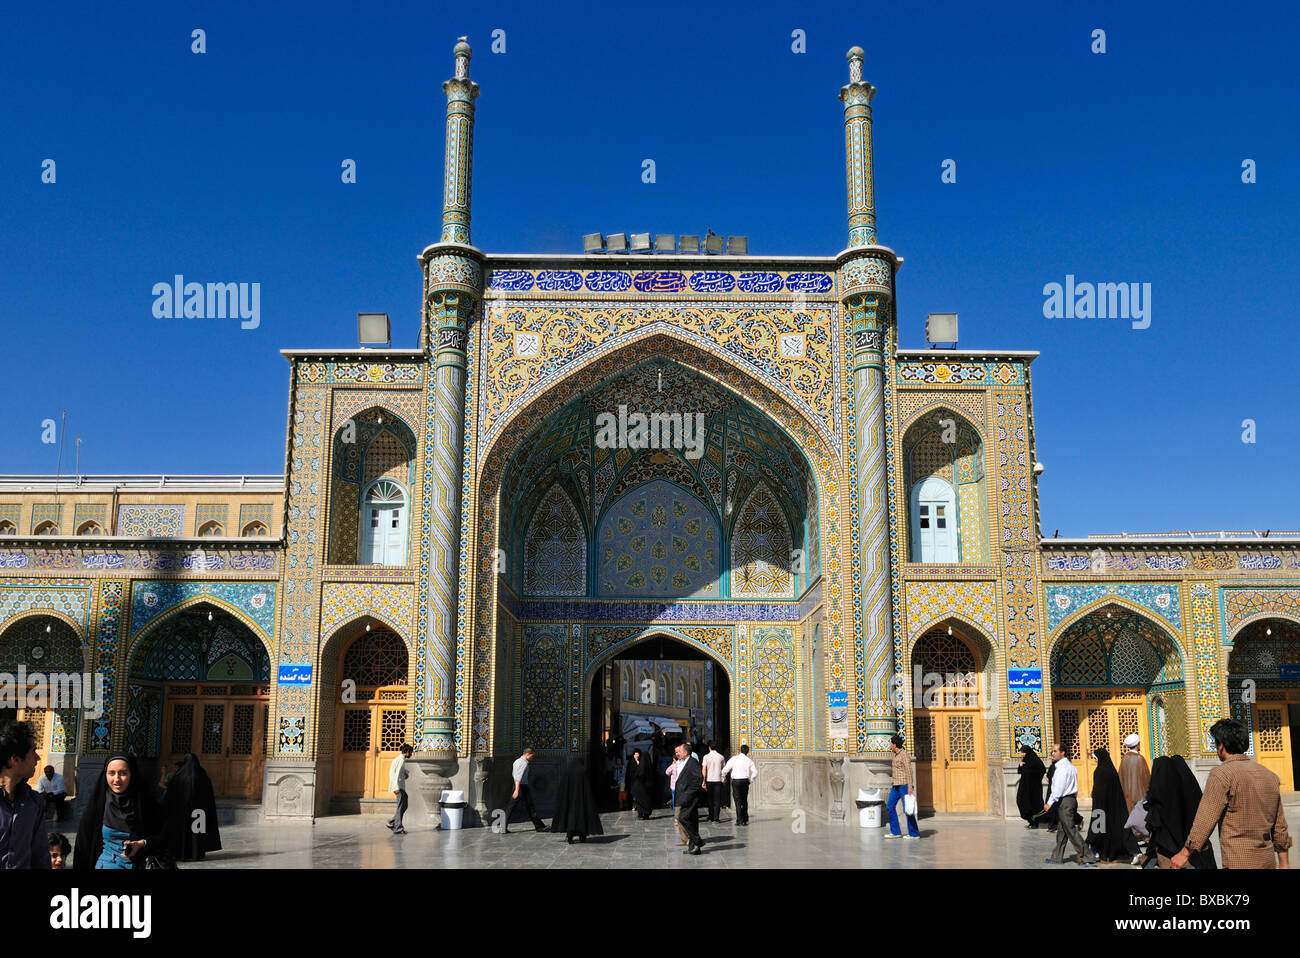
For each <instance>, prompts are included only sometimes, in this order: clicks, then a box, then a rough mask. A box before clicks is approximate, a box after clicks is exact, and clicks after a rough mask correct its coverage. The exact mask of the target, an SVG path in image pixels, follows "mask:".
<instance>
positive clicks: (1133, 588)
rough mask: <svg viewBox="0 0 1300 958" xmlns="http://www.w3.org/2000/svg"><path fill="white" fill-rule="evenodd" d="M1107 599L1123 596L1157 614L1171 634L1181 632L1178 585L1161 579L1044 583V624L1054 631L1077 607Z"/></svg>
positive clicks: (1076, 610) (1084, 606) (1081, 607)
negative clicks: (1143, 581)
mask: <svg viewBox="0 0 1300 958" xmlns="http://www.w3.org/2000/svg"><path fill="white" fill-rule="evenodd" d="M1109 598H1120V599H1127V600H1128V601H1129V602H1132V603H1133V604H1134V605H1138V606H1141V607H1142V608H1144V609H1146V610H1147V611H1149V612H1151V613H1152V614H1153V615H1156V616H1159V617H1160V618H1161V619H1163V620H1164V621H1165V622H1166V623H1168V625H1169V627H1170V628H1171V629H1173V630H1174V634H1175V635H1179V634H1181V632H1182V627H1183V619H1182V609H1181V602H1180V600H1179V592H1178V587H1177V586H1176V585H1173V584H1165V583H1161V582H1155V583H1149V584H1145V583H1144V584H1130V583H1120V582H1105V583H1097V584H1096V585H1075V584H1069V585H1064V584H1060V583H1050V584H1048V585H1047V586H1046V601H1047V627H1048V632H1055V631H1056V630H1057V629H1058V628H1059V627H1060V625H1061V623H1062V622H1064V621H1065V620H1066V619H1067V618H1069V617H1070V616H1073V615H1075V614H1076V613H1078V612H1079V610H1080V609H1084V608H1087V607H1088V606H1090V605H1092V604H1094V603H1096V602H1098V601H1100V600H1102V599H1109Z"/></svg>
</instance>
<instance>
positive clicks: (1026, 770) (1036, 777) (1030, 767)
mask: <svg viewBox="0 0 1300 958" xmlns="http://www.w3.org/2000/svg"><path fill="white" fill-rule="evenodd" d="M1020 755H1021V759H1020V784H1019V785H1017V786H1016V808H1018V809H1020V817H1021V818H1023V819H1024V820H1025V821H1026V822H1028V824H1027V825H1025V827H1026V828H1037V827H1038V826H1039V825H1040V824H1041V825H1046V823H1045V822H1043V821H1042V819H1041V818H1035V816H1039V815H1042V813H1043V773H1044V772H1046V771H1047V769H1046V767H1045V766H1044V765H1043V760H1042V759H1041V758H1039V757H1038V753H1037V752H1035V751H1034V750H1033V749H1032V748H1030V747H1029V746H1028V745H1022V746H1020Z"/></svg>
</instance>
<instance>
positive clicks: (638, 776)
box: [626, 748, 658, 819]
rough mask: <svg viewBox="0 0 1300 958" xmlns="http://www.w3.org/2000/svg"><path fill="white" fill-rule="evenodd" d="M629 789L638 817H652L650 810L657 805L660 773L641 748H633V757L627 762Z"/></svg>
mask: <svg viewBox="0 0 1300 958" xmlns="http://www.w3.org/2000/svg"><path fill="white" fill-rule="evenodd" d="M626 774H627V790H628V792H629V793H630V794H631V796H632V807H633V808H635V809H636V817H637V818H640V819H646V818H649V817H650V810H651V809H653V808H654V807H655V800H656V797H657V795H658V785H657V782H658V773H657V772H656V771H655V768H654V765H653V763H652V762H651V761H650V757H649V756H648V755H647V754H646V753H645V752H643V751H641V749H639V748H638V749H633V750H632V757H631V758H630V759H628V763H627V773H626Z"/></svg>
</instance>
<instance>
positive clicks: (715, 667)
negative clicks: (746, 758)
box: [588, 636, 731, 811]
mask: <svg viewBox="0 0 1300 958" xmlns="http://www.w3.org/2000/svg"><path fill="white" fill-rule="evenodd" d="M588 717H589V722H590V726H589V727H590V730H591V736H590V740H589V747H590V755H591V759H590V760H589V768H590V770H591V775H592V786H593V788H594V789H595V792H596V797H597V803H598V804H599V805H600V806H601V808H602V809H603V810H605V811H612V810H614V809H616V808H618V789H617V788H616V783H615V778H614V772H615V767H616V765H615V763H616V761H617V760H618V759H619V758H622V759H623V760H624V762H626V761H627V758H628V757H629V756H630V755H631V754H632V751H633V750H634V749H637V748H639V749H641V752H642V754H643V755H647V756H650V757H651V760H652V761H653V762H655V764H656V766H657V767H658V768H659V769H660V770H661V771H662V770H663V769H665V768H667V767H668V765H669V764H670V763H671V762H672V751H673V748H674V747H675V746H676V745H677V744H678V743H679V742H691V743H694V745H695V746H696V749H697V751H699V752H702V751H703V745H704V743H707V742H712V743H713V744H714V746H715V747H716V748H717V749H718V751H719V752H722V753H723V754H724V755H726V754H729V751H728V750H729V749H730V748H731V682H730V680H729V678H728V676H727V670H726V669H725V668H724V667H723V666H721V665H720V664H718V662H716V661H715V660H714V659H713V658H711V657H710V656H708V655H706V654H705V653H703V652H701V651H699V650H698V649H696V648H695V647H693V646H690V645H687V644H686V643H684V642H681V641H678V640H676V639H672V638H669V637H668V636H652V637H650V638H647V639H645V640H643V641H641V642H638V643H637V644H636V645H634V646H632V647H630V648H628V649H626V650H625V651H623V652H621V653H620V654H619V655H617V656H616V657H615V658H613V659H611V660H610V661H609V662H607V663H606V664H605V665H603V666H601V667H600V668H598V669H597V670H596V672H595V674H594V675H593V676H592V679H591V697H590V709H589V712H588ZM665 787H666V786H665ZM667 800H668V796H667V794H666V793H665V795H664V801H665V803H666V802H667Z"/></svg>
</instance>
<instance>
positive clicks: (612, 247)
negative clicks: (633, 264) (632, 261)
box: [605, 233, 627, 253]
mask: <svg viewBox="0 0 1300 958" xmlns="http://www.w3.org/2000/svg"><path fill="white" fill-rule="evenodd" d="M605 248H606V249H607V250H609V251H610V252H611V253H626V252H627V234H626V233H610V234H609V236H607V237H606V238H605Z"/></svg>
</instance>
